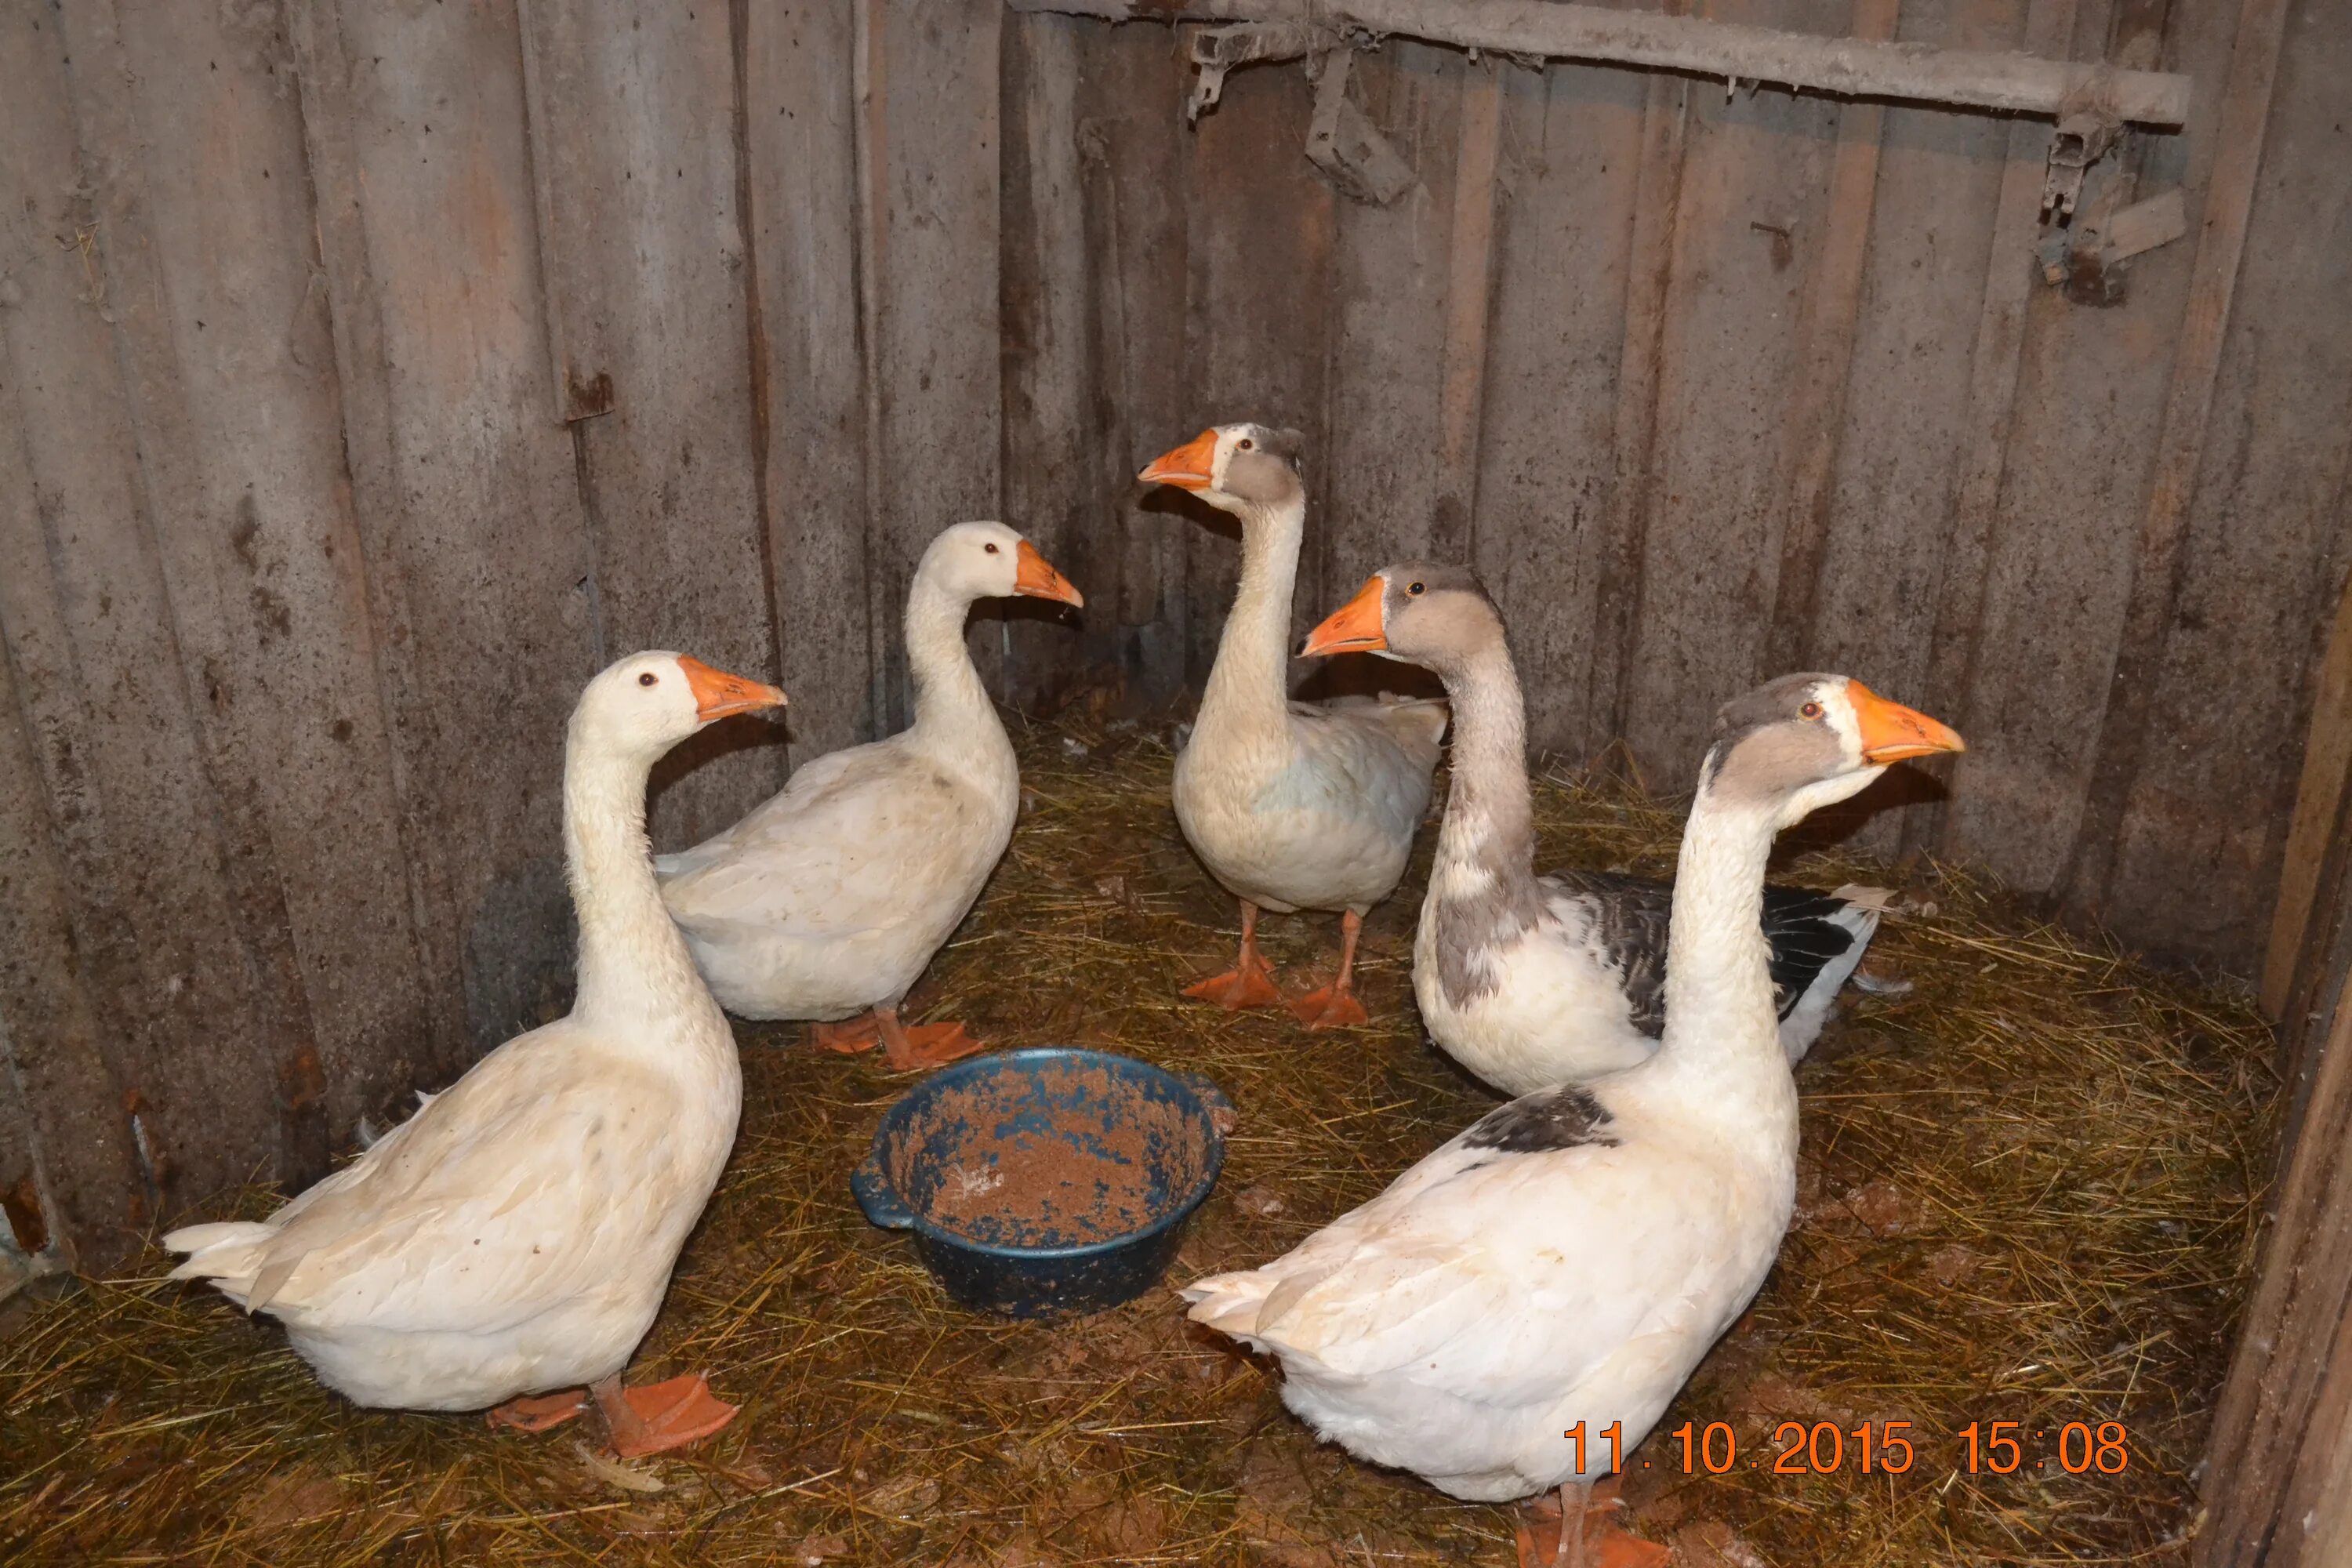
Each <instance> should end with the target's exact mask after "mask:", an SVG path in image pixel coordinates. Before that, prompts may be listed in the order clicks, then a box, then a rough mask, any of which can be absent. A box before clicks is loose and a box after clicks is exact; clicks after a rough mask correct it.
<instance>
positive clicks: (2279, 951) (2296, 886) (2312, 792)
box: [2262, 500, 2352, 1021]
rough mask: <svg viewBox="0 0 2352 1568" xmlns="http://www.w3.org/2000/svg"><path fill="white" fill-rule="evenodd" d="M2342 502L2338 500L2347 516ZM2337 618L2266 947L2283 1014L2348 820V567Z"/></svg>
mask: <svg viewBox="0 0 2352 1568" xmlns="http://www.w3.org/2000/svg"><path fill="white" fill-rule="evenodd" d="M2342 505H2343V502H2342V501H2340V500H2339V502H2338V515H2339V516H2340V515H2342V512H2341V508H2342ZM2343 575H2344V584H2343V588H2342V590H2341V592H2340V593H2339V595H2338V596H2337V599H2336V621H2335V625H2334V627H2333V629H2332V630H2331V631H2330V632H2329V634H2328V638H2327V652H2326V656H2325V657H2324V658H2322V660H2321V662H2320V668H2319V674H2318V678H2317V682H2316V689H2315V691H2314V693H2313V696H2312V703H2311V731H2310V733H2309V735H2308V736H2307V737H2306V738H2305V742H2304V751H2303V773H2302V777H2301V778H2300V779H2299V780H2298V782H2297V784H2296V786H2295V795H2294V816H2293V817H2292V818H2291V819H2290V823H2289V826H2288V828H2287V835H2286V844H2285V850H2284V854H2283V855H2282V856H2281V858H2280V862H2279V888H2278V899H2277V902H2276V905H2275V907H2274V908H2273V912H2272V916H2271V928H2270V941H2269V944H2268V946H2267V947H2266V948H2265V949H2264V951H2263V976H2262V1001H2263V1011H2264V1012H2265V1013H2268V1014H2269V1015H2270V1016H2271V1017H2272V1018H2273V1019H2274V1020H2280V1021H2285V1020H2286V1015H2287V1006H2288V1003H2289V1000H2290V998H2291V997H2292V996H2293V994H2294V990H2295V983H2296V970H2297V969H2298V968H2299V967H2300V966H2301V963H2302V960H2303V954H2304V942H2305V936H2306V934H2307V933H2308V932H2309V931H2310V929H2311V921H2312V914H2313V910H2314V906H2315V904H2316V903H2317V901H2318V898H2319V889H2320V887H2321V882H2320V869H2321V866H2322V863H2323V861H2324V860H2325V858H2326V852H2327V840H2328V836H2329V834H2330V833H2331V832H2333V831H2334V829H2335V826H2336V823H2337V822H2338V821H2339V820H2341V819H2342V817H2343V815H2344V808H2345V802H2346V799H2347V795H2346V787H2347V784H2352V574H2343Z"/></svg>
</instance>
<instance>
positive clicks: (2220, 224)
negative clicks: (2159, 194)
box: [2058, 0, 2288, 917]
mask: <svg viewBox="0 0 2352 1568" xmlns="http://www.w3.org/2000/svg"><path fill="white" fill-rule="evenodd" d="M2287 8H2288V7H2287V0H2245V4H2244V5H2243V7H2242V9H2241V10H2240V12H2239V14H2238V31H2237V37H2236V44H2235V47H2234V48H2233V49H2232V51H2231V57H2230V79H2229V82H2228V84H2227V85H2226V86H2225V87H2224V89H2223V90H2222V95H2221V113H2220V116H2219V124H2218V128H2217V130H2216V132H2215V142H2216V146H2217V149H2218V151H2217V152H2216V153H2215V154H2214V158H2213V173H2212V176H2211V178H2210V180H2209V181H2208V182H2207V184H2206V189H2205V203H2204V207H2205V210H2204V215H2203V222H2202V224H2201V232H2200V235H2199V237H2198V242H2197V261H2196V266H2195V269H2194V271H2193V272H2192V274H2191V277H2190V281H2189V303H2188V307H2187V309H2186V310H2183V311H2182V313H2181V321H2180V333H2179V347H2178V348H2177V349H2176V350H2175V351H2174V353H2173V356H2172V384H2171V386H2170V389H2169V390H2168V392H2167V394H2166V395H2165V405H2164V424H2163V426H2161V428H2160V430H2159V432H2158V437H2157V448H2156V472H2155V476H2154V478H2153V479H2151V480H2150V482H2149V484H2148V492H2147V511H2146V513H2145V514H2144V515H2143V517H2142V520H2141V522H2140V530H2139V540H2138V543H2137V549H2136V550H2135V552H2134V555H2133V560H2132V577H2131V593H2130V596H2129V598H2128V599H2127V600H2126V604H2125V610H2124V627H2123V637H2122V640H2121V642H2120V644H2119V645H2118V647H2117V650H2116V666H2115V673H2114V674H2113V675H2112V676H2111V677H2110V678H2109V680H2108V684H2107V707H2106V715H2105V721H2104V722H2102V723H2101V725H2100V726H2099V744H2098V750H2097V752H2096V753H2095V760H2094V762H2093V763H2092V767H2091V782H2090V786H2089V789H2088V791H2087V792H2086V794H2085V796H2084V802H2085V804H2084V811H2083V822H2082V826H2081V827H2080V829H2079V830H2078V831H2077V832H2076V834H2075V837H2074V848H2073V850H2072V851H2071V852H2070V853H2069V854H2068V856H2067V867H2066V871H2065V874H2064V876H2063V877H2062V878H2061V879H2059V883H2058V886H2059V888H2060V889H2061V890H2062V893H2063V901H2064V906H2065V908H2066V909H2067V910H2070V911H2071V912H2074V913H2075V914H2077V915H2089V916H2094V917H2095V916H2096V915H2097V914H2098V913H2099V912H2100V911H2101V910H2102V909H2103V908H2104V906H2105V902H2106V895H2107V883H2108V880H2109V878H2110V876H2111V875H2112V873H2113V871H2114V869H2115V863H2116V849H2117V847H2118V842H2119V840H2120V838H2121V837H2122V833H2123V824H2124V817H2125V808H2126V805H2128V804H2129V799H2130V795H2131V791H2132V787H2133V784H2134V783H2135V781H2136V780H2137V778H2138V776H2139V772H2140V764H2141V762H2142V759H2143V758H2144V757H2145V756H2146V755H2147V731H2148V724H2149V721H2150V720H2151V718H2152V714H2151V712H2150V708H2151V705H2152V702H2153V700H2154V697H2155V692H2156V685H2157V680H2158V677H2159V676H2160V674H2161V673H2162V671H2163V668H2164V653H2165V644H2166V640H2167V634H2168V631H2169V630H2170V627H2171V622H2172V616H2173V611H2174V608H2175V606H2176V605H2178V603H2179V597H2180V576H2181V573H2182V570H2183V569H2184V568H2185V567H2186V565H2187V563H2188V552H2187V550H2186V548H2185V540H2184V536H2185V535H2186V533H2187V531H2188V523H2189V502H2190V501H2191V500H2194V499H2195V497H2196V493H2197V472H2198V468H2199V467H2200V464H2202V462H2203V461H2204V457H2205V429H2206V426H2207V423H2208V421H2209V420H2210V416H2211V415H2212V412H2213V388H2214V383H2215V382H2216V380H2217V379H2218V378H2219V376H2220V373H2221V349H2222V345H2223V343H2224V342H2226V341H2227V339H2228V335H2229V327H2230V302H2231V300H2232V299H2233V298H2235V296H2236V293H2237V287H2238V263H2239V260H2240V259H2241V258H2242V257H2243V256H2244V254H2245V248H2246V230H2247V227H2248V226H2249V224H2250V222H2251V220H2252V215H2253V206H2254V190H2255V184H2256V182H2257V181H2258V179H2259V178H2260V176H2261V174H2262V166H2263V132H2264V130H2265V129H2266V128H2267V126H2268V124H2269V121H2270V112H2271V89H2272V85H2273V83H2274V82H2275V81H2276V80H2277V79H2278V62H2279V46H2280V44H2281V42H2282V41H2283V40H2284V37H2285V34H2286V15H2287Z"/></svg>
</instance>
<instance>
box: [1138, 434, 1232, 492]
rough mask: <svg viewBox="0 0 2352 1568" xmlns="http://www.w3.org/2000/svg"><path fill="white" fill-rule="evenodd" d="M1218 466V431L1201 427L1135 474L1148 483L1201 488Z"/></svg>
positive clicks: (1206, 483) (1206, 484)
mask: <svg viewBox="0 0 2352 1568" xmlns="http://www.w3.org/2000/svg"><path fill="white" fill-rule="evenodd" d="M1216 466H1217V433H1216V432H1215V431H1214V430H1203V431H1202V432H1201V433H1200V434H1199V435H1198V436H1195V437H1192V439H1191V440H1189V441H1187V442H1185V443H1184V444H1183V445H1182V446H1181V447H1177V448H1176V449H1175V450H1174V451H1172V452H1162V453H1160V456H1158V457H1156V458H1152V459H1151V461H1150V463H1148V464H1146V465H1145V466H1144V469H1143V472H1142V473H1140V474H1139V475H1137V476H1136V477H1137V478H1138V479H1141V480H1142V481H1143V482H1144V483H1145V484H1147V485H1174V486H1175V487H1176V488H1177V489H1180V490H1204V489H1208V488H1209V484H1210V479H1209V475H1210V473H1211V471H1212V470H1213V469H1214V468H1216Z"/></svg>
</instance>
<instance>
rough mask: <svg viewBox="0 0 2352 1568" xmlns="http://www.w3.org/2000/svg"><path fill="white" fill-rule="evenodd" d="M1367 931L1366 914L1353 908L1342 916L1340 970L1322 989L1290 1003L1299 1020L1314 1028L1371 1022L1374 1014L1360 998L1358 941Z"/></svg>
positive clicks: (1310, 992) (1340, 926) (1340, 920)
mask: <svg viewBox="0 0 2352 1568" xmlns="http://www.w3.org/2000/svg"><path fill="white" fill-rule="evenodd" d="M1363 934H1364V917H1363V916H1361V915H1360V914H1358V913H1357V912H1356V911H1355V910H1349V911H1348V912H1347V913H1346V914H1343V915H1341V916H1340V917H1339V976H1338V978H1336V979H1334V980H1333V981H1332V982H1331V984H1328V985H1326V986H1324V987H1323V988H1322V989H1321V990H1319V991H1309V992H1308V993H1307V994H1306V995H1304V996H1301V997H1300V998H1299V999H1298V1000H1297V1001H1296V1002H1293V1003H1292V1004H1291V1005H1290V1010H1291V1011H1292V1012H1293V1013H1296V1014H1297V1016H1298V1021H1299V1022H1300V1023H1302V1024H1304V1025H1306V1026H1307V1027H1308V1028H1310V1029H1337V1028H1340V1027H1342V1026H1346V1025H1349V1024H1369V1023H1370V1022H1371V1021H1372V1020H1371V1016H1370V1014H1368V1013H1366V1012H1365V1011H1364V1005H1363V1004H1362V1003H1361V1002H1359V1001H1357V1000H1356V984H1355V983H1356V942H1357V939H1358V938H1360V937H1361V936H1362V935H1363Z"/></svg>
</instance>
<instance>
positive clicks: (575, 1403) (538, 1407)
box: [483, 1388, 588, 1432]
mask: <svg viewBox="0 0 2352 1568" xmlns="http://www.w3.org/2000/svg"><path fill="white" fill-rule="evenodd" d="M587 1409H588V1391H587V1390H586V1389H584V1388H567V1389H565V1390H564V1391H563V1392H562V1393H561V1394H527V1395H525V1396H524V1397H522V1398H520V1399H509V1400H508V1401H507V1402H506V1403H505V1404H504V1405H499V1406H497V1407H495V1408H494V1409H491V1410H489V1411H488V1412H487V1413H485V1415H484V1416H483V1419H485V1420H487V1421H488V1423H489V1424H490V1430H491V1431H493V1432H496V1431H498V1430H499V1428H500V1427H505V1426H511V1427H513V1428H514V1429H515V1430H516V1431H518V1432H544V1431H546V1430H547V1429H548V1428H549V1427H551V1426H562V1425H563V1424H564V1423H565V1422H566V1421H569V1420H571V1419H572V1417H573V1416H574V1415H583V1414H584V1413H585V1412H586V1411H587Z"/></svg>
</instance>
